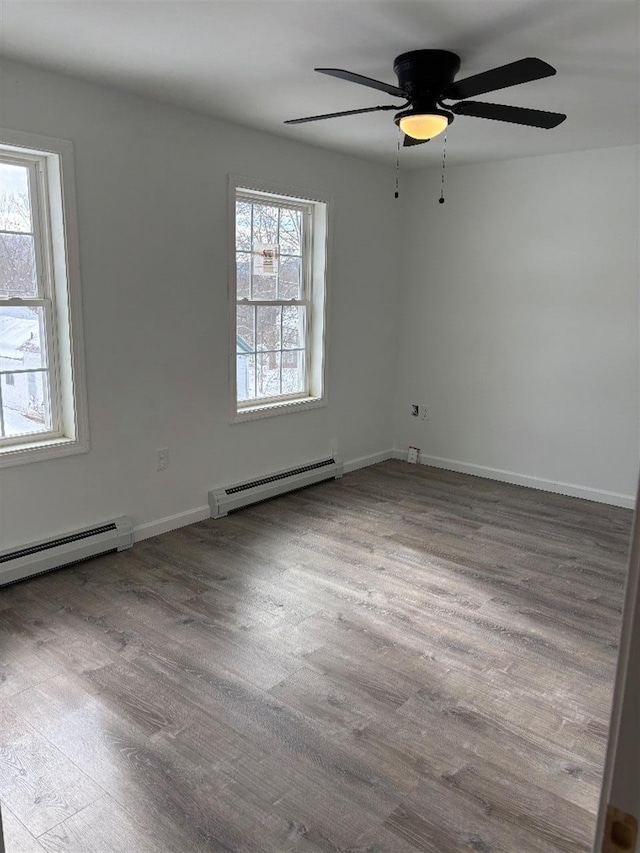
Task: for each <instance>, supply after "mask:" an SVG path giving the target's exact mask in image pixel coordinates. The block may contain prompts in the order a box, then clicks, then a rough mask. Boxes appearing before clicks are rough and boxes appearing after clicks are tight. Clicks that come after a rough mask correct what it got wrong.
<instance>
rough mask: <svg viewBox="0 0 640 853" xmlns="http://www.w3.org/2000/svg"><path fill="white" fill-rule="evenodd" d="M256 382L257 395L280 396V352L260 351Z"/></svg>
mask: <svg viewBox="0 0 640 853" xmlns="http://www.w3.org/2000/svg"><path fill="white" fill-rule="evenodd" d="M256 358H257V359H258V364H257V367H258V372H257V383H256V392H257V393H256V396H257V397H278V396H279V395H280V353H279V352H259V353H258V355H257V356H256Z"/></svg>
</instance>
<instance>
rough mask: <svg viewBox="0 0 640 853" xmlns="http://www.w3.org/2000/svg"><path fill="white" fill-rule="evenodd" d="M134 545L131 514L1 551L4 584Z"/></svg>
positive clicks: (1, 577)
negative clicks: (129, 516)
mask: <svg viewBox="0 0 640 853" xmlns="http://www.w3.org/2000/svg"><path fill="white" fill-rule="evenodd" d="M132 545H133V524H132V522H131V519H130V518H128V517H127V516H122V517H120V518H115V519H113V521H108V522H105V523H104V524H100V525H94V526H93V527H85V528H82V529H81V530H74V531H72V532H70V533H65V534H63V535H62V536H58V537H54V538H51V539H43V540H41V541H39V542H32V543H30V544H28V545H22V546H21V547H19V548H13V549H9V550H7V551H2V552H0V585H2V584H5V583H13V582H14V581H17V580H22V579H23V578H27V577H31V575H37V574H42V573H43V572H48V571H51V570H52V569H58V568H61V567H62V566H67V565H70V564H71V563H79V562H80V561H81V560H86V559H88V558H89V557H96V556H98V555H99V554H105V553H108V552H111V551H122V550H124V549H125V548H130V547H131V546H132Z"/></svg>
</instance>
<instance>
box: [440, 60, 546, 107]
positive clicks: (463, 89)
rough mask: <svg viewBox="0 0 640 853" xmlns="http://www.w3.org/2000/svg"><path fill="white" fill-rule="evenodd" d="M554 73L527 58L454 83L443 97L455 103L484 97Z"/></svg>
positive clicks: (540, 62) (544, 64) (542, 63)
mask: <svg viewBox="0 0 640 853" xmlns="http://www.w3.org/2000/svg"><path fill="white" fill-rule="evenodd" d="M555 73H556V69H555V68H554V67H553V66H552V65H549V63H548V62H543V61H542V59H535V57H529V58H528V59H520V60H518V61H517V62H511V63H509V65H501V66H500V67H499V68H492V69H491V70H490V71H483V72H482V74H474V76H473V77H467V78H466V79H464V80H459V81H457V82H454V83H452V84H451V85H450V86H449V88H448V89H447V91H446V92H445V95H444V97H445V98H453V99H454V100H455V101H459V100H460V99H462V98H473V97H474V96H475V95H484V94H485V92H495V91H497V90H498V89H507V88H509V86H518V85H519V84H520V83H530V82H531V81H532V80H542V79H543V78H544V77H553V75H554V74H555Z"/></svg>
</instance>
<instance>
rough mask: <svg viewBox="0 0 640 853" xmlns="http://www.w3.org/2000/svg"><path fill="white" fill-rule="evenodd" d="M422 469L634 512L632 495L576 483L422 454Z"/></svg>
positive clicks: (402, 455)
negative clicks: (431, 468)
mask: <svg viewBox="0 0 640 853" xmlns="http://www.w3.org/2000/svg"><path fill="white" fill-rule="evenodd" d="M390 457H393V458H394V459H404V460H405V461H406V459H407V453H406V451H404V450H398V449H395V450H393V451H392V452H391V454H390ZM420 464H421V465H431V466H432V467H434V468H444V469H445V470H446V471H457V472H458V473H460V474H471V475H472V476H474V477H485V478H486V479H487V480H500V481H501V482H503V483H513V484H514V485H515V486H526V487H527V488H530V489H540V490H541V491H543V492H554V493H555V494H557V495H568V496H569V497H572V498H583V499H584V500H587V501H595V503H601V504H608V505H609V506H621V507H626V508H628V509H633V508H634V506H635V498H634V496H633V495H622V494H618V493H617V492H607V491H604V490H602V489H592V488H590V487H589V486H576V485H575V484H574V483H562V482H559V481H556V480H547V479H545V478H543V477H533V476H531V475H529V474H516V473H515V472H514V471H503V470H502V469H501V468H488V467H486V466H485V465H474V464H472V463H471V462H458V461H457V460H455V459H443V458H442V457H440V456H426V455H424V454H420Z"/></svg>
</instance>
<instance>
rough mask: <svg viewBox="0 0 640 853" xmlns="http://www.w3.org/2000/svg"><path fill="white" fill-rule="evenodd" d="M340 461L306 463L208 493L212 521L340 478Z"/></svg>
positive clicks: (341, 466) (333, 457)
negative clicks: (238, 510) (277, 497)
mask: <svg viewBox="0 0 640 853" xmlns="http://www.w3.org/2000/svg"><path fill="white" fill-rule="evenodd" d="M342 470H343V465H342V460H341V459H340V458H339V457H337V456H332V457H330V458H328V459H320V460H318V461H317V462H307V463H305V464H304V465H298V466H296V467H295V468H287V469H286V470H284V471H275V472H274V473H273V474H268V475H267V476H265V477H257V478H256V479H254V480H246V481H244V482H242V483H234V484H233V485H231V486H226V487H225V488H222V489H213V490H212V491H210V492H209V506H210V507H211V517H212V518H223V517H224V516H225V515H227V514H228V513H230V512H231V511H232V510H234V509H240V508H241V507H243V506H248V505H249V504H253V503H258V502H259V501H264V500H267V499H268V498H272V497H275V496H276V495H283V494H285V492H292V491H295V490H296V489H302V488H304V487H305V486H310V485H312V484H313V483H319V482H321V481H322V480H331V479H335V478H338V477H341V476H342Z"/></svg>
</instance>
